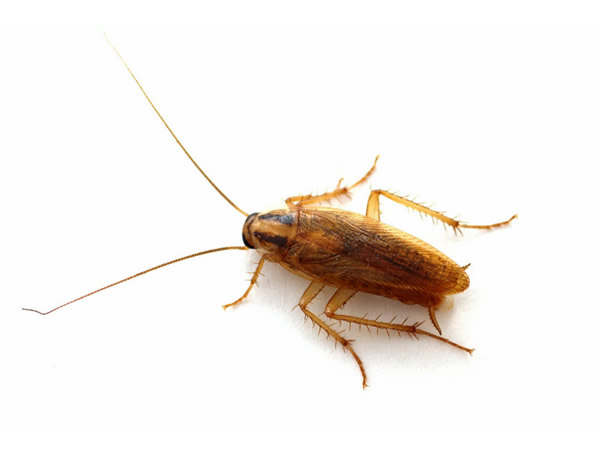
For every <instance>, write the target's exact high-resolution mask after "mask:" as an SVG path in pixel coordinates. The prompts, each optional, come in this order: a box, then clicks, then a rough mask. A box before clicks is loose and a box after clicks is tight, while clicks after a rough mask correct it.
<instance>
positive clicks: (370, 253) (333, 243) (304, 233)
mask: <svg viewBox="0 0 600 450" xmlns="http://www.w3.org/2000/svg"><path fill="white" fill-rule="evenodd" d="M109 44H110V42H109ZM111 46H112V44H111ZM113 49H114V47H113ZM114 50H115V52H116V53H117V55H118V56H119V57H120V58H121V56H120V55H119V53H118V52H117V50H116V49H114ZM121 60H122V62H123V64H125V67H126V68H127V70H128V71H129V73H130V74H131V76H132V77H133V79H134V80H135V82H136V83H137V84H138V86H139V88H140V89H141V90H142V92H143V94H144V96H145V97H146V99H147V100H148V102H149V103H150V105H151V106H152V108H154V110H155V111H156V113H157V114H158V116H159V117H160V119H161V120H162V122H163V123H164V125H165V126H166V127H167V129H168V130H169V131H170V132H171V134H172V135H173V137H174V138H175V140H176V141H177V143H178V144H179V146H180V147H181V149H182V150H183V151H184V152H185V153H186V155H187V156H188V158H189V159H190V160H191V161H192V162H193V163H194V165H195V166H196V167H197V168H198V170H199V171H200V172H201V173H202V175H203V176H204V177H205V178H206V179H207V180H208V181H209V183H210V184H211V185H212V186H213V187H214V188H215V189H216V190H217V191H218V192H219V194H220V195H221V196H222V197H223V198H224V199H225V200H227V201H228V202H229V203H230V204H231V205H232V206H233V207H234V208H235V209H236V210H237V211H238V212H240V213H241V214H243V215H245V216H246V221H245V222H244V225H243V229H242V239H243V242H244V247H236V246H233V247H223V248H218V249H213V250H208V251H203V252H199V253H195V254H192V255H188V256H185V257H183V258H178V259H175V260H173V261H169V262H167V263H164V264H161V265H159V266H156V267H153V268H150V269H148V270H145V271H143V272H140V273H137V274H135V275H133V276H130V277H127V278H125V279H123V280H120V281H117V282H116V283H112V284H110V285H108V286H105V287H103V288H101V289H98V290H96V291H93V292H91V293H89V294H86V295H84V296H82V297H79V298H77V299H75V300H71V301H70V302H67V303H65V304H63V305H60V306H58V307H57V308H54V309H52V310H50V311H48V312H45V313H42V312H40V311H37V310H33V309H27V310H29V311H34V312H38V313H40V314H49V313H51V312H53V311H56V310H57V309H59V308H62V307H64V306H67V305H69V304H71V303H74V302H76V301H79V300H81V299H83V298H85V297H88V296H90V295H93V294H95V293H97V292H99V291H102V290H104V289H107V288H109V287H112V286H115V285H117V284H120V283H123V282H125V281H127V280H130V279H132V278H135V277H138V276H140V275H144V274H146V273H148V272H151V271H153V270H156V269H159V268H161V267H164V266H166V265H169V264H173V263H175V262H179V261H182V260H186V259H189V258H193V257H196V256H200V255H204V254H207V253H212V252H217V251H223V250H233V249H236V250H249V249H254V250H256V251H257V252H258V253H259V254H260V256H261V257H260V260H259V263H258V266H257V268H256V270H255V272H254V275H253V276H252V279H251V281H250V285H249V286H248V289H247V290H246V292H245V293H244V294H243V295H242V296H241V297H240V298H239V299H238V300H236V301H235V302H233V303H229V304H227V305H224V308H228V307H230V306H233V305H235V304H237V303H239V302H241V301H243V300H244V299H245V298H246V297H247V296H248V294H249V293H250V291H251V289H252V288H253V286H255V285H256V282H257V280H258V276H259V275H260V272H261V270H262V268H263V266H264V263H265V261H270V262H274V263H277V264H280V265H281V266H282V267H284V268H285V269H287V270H289V271H290V272H292V273H294V274H296V275H299V276H301V277H303V278H306V279H307V280H309V281H310V284H309V285H308V287H307V289H306V290H305V291H304V293H303V294H302V296H301V297H300V301H299V302H298V306H299V307H300V309H301V310H302V311H303V312H304V314H305V315H306V316H307V317H308V318H310V319H311V320H312V321H313V322H314V323H315V324H316V325H318V326H319V327H320V328H321V329H323V330H324V331H325V332H326V333H327V334H328V335H329V336H331V337H333V338H334V339H335V340H336V341H337V342H339V343H340V344H341V345H342V346H343V348H344V349H346V350H348V351H349V352H350V353H351V354H352V356H353V357H354V359H355V360H356V363H357V364H358V367H359V369H360V371H361V374H362V380H363V381H362V383H363V387H366V385H367V375H366V372H365V369H364V366H363V363H362V361H361V359H360V358H359V356H358V355H357V353H356V352H355V350H354V348H353V347H352V342H351V341H350V340H348V339H345V338H344V337H343V336H342V335H341V333H340V332H338V331H336V330H334V329H333V328H332V327H331V325H330V323H328V322H327V321H326V320H325V319H322V318H321V317H320V316H318V315H317V314H315V313H314V312H313V311H311V310H310V309H309V308H308V306H309V304H310V303H311V301H312V300H313V299H314V298H315V297H316V296H317V295H318V294H319V292H320V291H321V290H322V289H323V287H325V286H333V287H335V288H337V290H336V291H335V293H334V294H333V296H332V297H331V299H330V300H329V302H328V303H327V306H326V308H325V316H326V317H327V318H329V319H332V320H337V321H340V322H341V321H344V322H348V323H350V324H352V323H355V324H358V325H359V326H362V325H365V326H367V327H376V328H381V329H385V330H387V331H388V332H389V331H395V332H397V333H399V334H400V333H408V334H410V335H425V336H429V337H432V338H434V339H437V340H440V341H442V342H445V343H447V344H449V345H452V346H454V347H456V348H458V349H461V350H464V351H466V352H469V353H471V352H472V351H473V350H472V349H469V348H466V347H463V346H462V345H459V344H457V343H455V342H452V341H450V340H448V339H446V338H444V337H442V336H441V334H442V331H441V328H440V326H439V324H438V322H437V320H436V317H435V309H436V308H437V307H438V306H439V305H440V304H441V302H442V301H443V300H444V298H445V297H446V296H447V295H450V294H455V293H458V292H462V291H464V290H465V289H467V287H468V286H469V277H468V276H467V274H466V272H465V269H466V266H465V267H461V266H459V265H458V264H456V263H455V262H454V261H452V260H451V259H450V258H448V257H447V256H446V255H444V254H443V253H442V252H440V251H439V250H437V249H435V248H433V247H432V246H431V245H429V244H427V243H425V242H423V241H421V240H420V239H418V238H416V237H414V236H412V235H410V234H408V233H405V232H403V231H401V230H398V229H396V228H393V227H391V226H389V225H386V224H383V223H381V222H380V220H379V199H380V196H382V195H383V196H384V197H387V198H389V199H390V200H392V201H395V202H397V203H400V204H403V205H404V206H406V207H409V208H412V209H415V210H417V211H419V212H420V213H423V214H426V215H429V216H431V217H433V218H435V219H437V220H439V221H441V222H443V223H444V224H446V225H449V226H450V227H452V228H453V229H454V230H455V231H460V230H461V229H463V228H483V229H491V228H495V227H498V226H501V225H506V224H508V223H509V222H510V221H511V220H513V219H514V218H515V217H516V216H513V217H511V218H510V219H509V220H507V221H504V222H500V223H495V224H491V225H467V224H465V223H462V222H459V221H457V220H454V219H451V218H449V217H446V216H445V215H443V214H441V213H439V212H436V211H434V210H432V209H429V208H427V207H425V206H423V205H421V204H417V203H414V202H412V201H411V200H408V199H406V198H404V197H400V196H397V195H395V194H392V193H389V192H387V191H382V190H373V191H371V194H370V196H369V200H368V203H367V210H366V215H364V216H363V215H361V214H356V213H352V212H348V211H344V210H340V209H334V208H325V207H319V206H318V204H319V203H322V202H324V201H327V200H331V199H334V198H336V197H340V196H343V195H346V194H348V192H349V191H350V190H352V189H353V188H355V187H356V186H358V185H359V184H361V183H363V182H364V181H366V180H367V178H368V177H369V176H370V175H371V174H372V173H373V172H374V170H375V166H376V164H377V159H375V163H374V164H373V166H372V167H371V169H370V170H369V171H368V172H367V173H366V174H365V175H364V176H363V177H362V178H361V179H360V180H358V181H357V182H356V183H354V184H353V185H351V186H349V187H340V184H341V183H338V187H337V188H336V189H335V190H333V191H331V192H326V193H324V194H321V195H314V196H313V195H301V196H295V197H290V198H288V199H287V200H286V208H284V209H277V210H273V211H268V212H264V213H254V214H250V215H249V214H247V213H245V212H244V211H243V210H242V209H240V208H239V207H238V206H237V205H235V204H234V203H233V202H232V201H231V200H230V199H229V198H228V197H227V196H225V194H224V193H223V192H222V191H221V190H219V188H218V187H217V186H216V185H215V184H214V183H213V182H212V181H211V180H210V178H209V177H208V176H207V175H206V174H205V173H204V171H202V169H201V168H200V167H199V166H198V164H196V162H195V161H194V160H193V158H192V157H191V155H190V154H189V153H188V152H187V150H186V149H185V148H184V147H183V145H182V144H181V142H180V141H179V140H178V139H177V137H176V136H175V134H174V133H173V131H172V130H171V128H169V126H168V125H167V123H166V121H165V120H164V119H163V118H162V116H161V115H160V113H159V112H158V110H157V109H156V108H155V107H154V105H153V104H152V101H151V100H150V98H149V97H148V96H147V95H146V93H145V92H144V90H143V88H142V86H141V85H140V83H139V82H138V80H137V79H136V77H135V76H134V75H133V73H132V72H131V69H129V67H128V66H127V64H126V63H125V61H124V60H123V58H121ZM340 181H341V180H340ZM357 292H367V293H371V294H376V295H381V296H383V297H387V298H389V299H393V300H399V301H401V302H403V303H407V304H416V305H420V306H423V307H425V308H427V310H428V312H429V317H430V319H431V321H432V323H433V325H434V326H435V328H436V329H437V330H438V333H439V334H440V335H439V336H438V335H436V334H433V333H430V332H428V331H426V330H423V329H421V328H420V326H421V324H422V323H423V322H421V323H415V324H413V325H406V324H405V323H404V322H403V323H395V322H394V320H393V319H392V321H390V322H383V321H379V320H378V319H375V320H372V319H367V318H366V317H362V318H361V317H357V316H351V315H344V314H340V313H339V312H338V310H339V309H340V308H341V307H343V306H344V305H345V304H346V302H348V301H349V300H350V299H351V298H352V297H353V296H354V295H355V294H356V293H357Z"/></svg>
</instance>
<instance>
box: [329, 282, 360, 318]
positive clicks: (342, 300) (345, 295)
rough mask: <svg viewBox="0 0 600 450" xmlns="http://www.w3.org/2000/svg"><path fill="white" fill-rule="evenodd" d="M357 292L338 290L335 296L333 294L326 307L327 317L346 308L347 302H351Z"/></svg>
mask: <svg viewBox="0 0 600 450" xmlns="http://www.w3.org/2000/svg"><path fill="white" fill-rule="evenodd" d="M357 292H358V291H353V290H352V289H338V290H337V291H335V294H333V296H332V297H331V299H329V301H328V302H327V306H326V307H325V315H326V316H327V317H331V315H330V314H332V313H333V312H335V311H337V310H338V309H339V308H341V307H342V306H344V305H345V304H346V302H347V301H348V300H350V299H351V298H352V296H353V295H354V294H356V293H357Z"/></svg>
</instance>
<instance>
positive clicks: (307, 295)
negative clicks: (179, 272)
mask: <svg viewBox="0 0 600 450" xmlns="http://www.w3.org/2000/svg"><path fill="white" fill-rule="evenodd" d="M321 289H323V285H322V284H320V283H316V282H314V281H313V282H312V283H310V284H309V285H308V287H307V288H306V290H305V291H304V294H302V297H300V301H299V302H298V306H300V309H301V310H302V312H303V313H304V314H305V315H306V316H307V317H308V318H309V319H310V320H312V321H313V323H315V324H317V325H318V326H319V327H320V328H321V329H322V330H324V331H325V332H326V333H327V334H328V335H329V336H331V337H332V338H334V339H335V340H336V341H337V342H339V343H340V344H342V347H343V348H344V349H346V350H348V351H349V352H350V353H351V354H352V356H353V357H354V360H355V361H356V363H357V364H358V368H359V369H360V373H361V375H362V378H363V388H366V387H367V373H366V372H365V367H364V366H363V363H362V361H361V359H360V358H359V357H358V355H357V354H356V352H355V351H354V349H353V348H352V345H351V342H352V341H350V340H348V339H344V338H343V337H342V336H341V335H340V334H339V333H338V332H337V331H335V330H334V329H333V328H331V327H330V326H329V325H327V324H326V323H325V322H324V321H323V320H322V319H321V318H320V317H319V316H317V315H316V314H315V313H313V312H312V311H310V310H309V309H308V304H309V303H310V302H312V301H313V300H314V298H315V297H316V296H317V295H318V294H319V292H321ZM348 298H350V297H348Z"/></svg>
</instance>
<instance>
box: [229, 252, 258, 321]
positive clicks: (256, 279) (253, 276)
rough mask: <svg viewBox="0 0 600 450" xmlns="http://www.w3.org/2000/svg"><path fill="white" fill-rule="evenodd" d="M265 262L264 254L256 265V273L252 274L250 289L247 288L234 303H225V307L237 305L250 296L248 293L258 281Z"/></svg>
mask: <svg viewBox="0 0 600 450" xmlns="http://www.w3.org/2000/svg"><path fill="white" fill-rule="evenodd" d="M264 264H265V257H264V256H263V257H262V258H260V261H258V266H256V270H255V271H254V275H252V279H251V280H250V286H248V289H246V292H244V295H242V296H241V297H240V298H238V299H237V300H236V301H235V302H233V303H227V304H226V305H223V309H227V308H229V307H230V306H233V305H237V304H238V303H240V302H241V301H242V300H244V299H245V298H246V297H248V294H249V293H250V291H251V290H252V288H253V287H254V285H255V284H256V283H257V282H258V276H259V275H260V271H261V270H262V268H263V265H264Z"/></svg>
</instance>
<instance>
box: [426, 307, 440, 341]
mask: <svg viewBox="0 0 600 450" xmlns="http://www.w3.org/2000/svg"><path fill="white" fill-rule="evenodd" d="M429 318H430V319H431V323H432V324H433V326H434V327H435V329H436V330H438V333H440V336H441V335H442V329H441V328H440V324H439V323H438V321H437V319H436V318H435V309H434V307H433V305H430V306H429Z"/></svg>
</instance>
